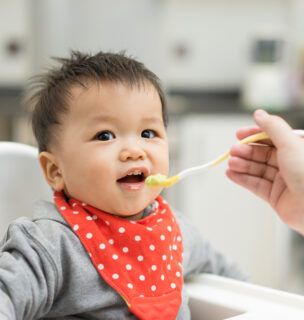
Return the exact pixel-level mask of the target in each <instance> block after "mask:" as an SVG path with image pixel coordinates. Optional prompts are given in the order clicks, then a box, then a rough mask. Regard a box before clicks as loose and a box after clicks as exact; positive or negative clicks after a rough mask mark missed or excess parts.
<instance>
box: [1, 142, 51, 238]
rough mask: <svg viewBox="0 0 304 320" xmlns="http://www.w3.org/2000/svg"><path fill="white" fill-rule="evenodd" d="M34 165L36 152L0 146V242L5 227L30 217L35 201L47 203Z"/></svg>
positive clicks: (45, 187) (10, 144)
mask: <svg viewBox="0 0 304 320" xmlns="http://www.w3.org/2000/svg"><path fill="white" fill-rule="evenodd" d="M51 198H52V195H51V189H50V187H49V186H48V185H47V183H46V182H45V179H44V177H43V174H42V170H41V169H40V166H39V162H38V150H37V148H34V147H31V146H28V145H25V144H21V143H15V142H0V238H2V237H3V235H4V233H5V231H6V229H7V227H8V225H9V223H10V222H11V221H13V220H14V219H16V218H18V217H21V216H28V217H30V216H32V214H33V206H34V203H35V201H36V200H39V199H44V200H51Z"/></svg>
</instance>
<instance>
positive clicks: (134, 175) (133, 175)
mask: <svg viewBox="0 0 304 320" xmlns="http://www.w3.org/2000/svg"><path fill="white" fill-rule="evenodd" d="M145 178H146V177H145V174H144V173H143V172H141V171H133V172H130V173H128V174H127V175H126V176H124V177H122V178H120V179H118V180H117V182H119V183H140V182H143V181H144V180H145Z"/></svg>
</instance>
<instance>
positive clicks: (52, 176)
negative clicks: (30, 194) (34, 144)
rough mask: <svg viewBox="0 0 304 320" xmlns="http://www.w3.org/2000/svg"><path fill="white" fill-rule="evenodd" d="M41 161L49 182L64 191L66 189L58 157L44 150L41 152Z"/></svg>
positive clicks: (58, 189)
mask: <svg viewBox="0 0 304 320" xmlns="http://www.w3.org/2000/svg"><path fill="white" fill-rule="evenodd" d="M39 162H40V165H41V168H42V171H43V174H44V177H45V179H46V181H47V183H48V184H49V185H50V186H51V187H52V188H53V189H54V190H55V191H62V190H63V189H64V180H63V176H62V174H61V171H60V168H59V166H58V163H57V160H56V157H55V156H54V155H53V154H52V153H50V152H47V151H43V152H41V153H40V154H39Z"/></svg>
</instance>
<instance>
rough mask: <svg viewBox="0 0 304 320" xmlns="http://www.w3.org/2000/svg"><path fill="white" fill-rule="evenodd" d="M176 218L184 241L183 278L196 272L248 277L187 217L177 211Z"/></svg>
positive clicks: (244, 278)
mask: <svg viewBox="0 0 304 320" xmlns="http://www.w3.org/2000/svg"><path fill="white" fill-rule="evenodd" d="M177 219H178V222H179V225H180V228H181V231H182V235H183V241H184V263H183V266H184V278H187V277H188V276H190V275H193V274H198V273H213V274H216V275H221V276H224V277H229V278H234V279H237V280H247V279H248V276H247V275H245V274H243V273H242V272H241V271H240V270H239V269H238V268H237V266H236V265H235V264H232V263H229V262H228V261H227V260H226V258H225V257H224V256H223V255H222V254H220V253H219V252H217V251H216V250H214V248H212V246H211V245H210V243H209V242H208V241H206V240H204V239H203V238H202V237H201V235H200V234H199V232H198V230H197V229H196V228H195V227H194V226H193V225H192V224H191V222H190V221H189V219H187V218H186V217H185V216H183V215H181V214H180V213H177Z"/></svg>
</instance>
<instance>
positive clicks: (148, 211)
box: [122, 201, 157, 221]
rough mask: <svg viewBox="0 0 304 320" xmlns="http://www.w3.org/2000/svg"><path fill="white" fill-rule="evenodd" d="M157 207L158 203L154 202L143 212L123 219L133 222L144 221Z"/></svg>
mask: <svg viewBox="0 0 304 320" xmlns="http://www.w3.org/2000/svg"><path fill="white" fill-rule="evenodd" d="M156 206H157V201H153V202H152V203H151V204H149V205H148V206H147V207H146V208H145V209H144V210H143V211H141V212H139V213H135V214H134V215H131V216H127V217H122V218H124V219H126V220H131V221H137V220H140V219H143V218H145V217H147V216H148V215H150V214H151V213H152V212H153V211H154V210H155V209H156Z"/></svg>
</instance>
